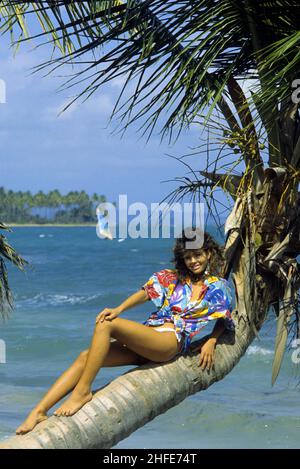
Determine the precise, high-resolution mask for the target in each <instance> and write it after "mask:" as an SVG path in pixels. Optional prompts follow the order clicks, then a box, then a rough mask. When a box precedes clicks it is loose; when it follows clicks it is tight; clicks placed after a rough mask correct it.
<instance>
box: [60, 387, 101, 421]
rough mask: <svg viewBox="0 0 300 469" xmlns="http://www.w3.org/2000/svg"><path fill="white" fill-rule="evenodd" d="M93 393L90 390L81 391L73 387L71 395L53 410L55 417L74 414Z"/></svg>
mask: <svg viewBox="0 0 300 469" xmlns="http://www.w3.org/2000/svg"><path fill="white" fill-rule="evenodd" d="M92 397H93V395H92V393H91V392H90V391H88V392H81V391H79V390H77V389H74V390H73V392H72V394H71V396H70V397H69V398H68V399H67V400H66V401H65V402H64V403H63V404H62V405H61V406H60V407H59V408H58V409H56V411H55V412H54V415H56V416H57V417H61V416H64V417H70V415H73V414H76V412H78V410H79V409H81V407H82V406H84V404H86V403H87V402H89V401H90V400H91V399H92Z"/></svg>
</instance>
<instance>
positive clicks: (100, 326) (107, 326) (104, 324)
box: [95, 319, 112, 332]
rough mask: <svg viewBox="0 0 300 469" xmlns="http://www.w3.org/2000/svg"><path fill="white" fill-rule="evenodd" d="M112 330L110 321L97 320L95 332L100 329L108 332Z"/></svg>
mask: <svg viewBox="0 0 300 469" xmlns="http://www.w3.org/2000/svg"><path fill="white" fill-rule="evenodd" d="M111 330H112V321H108V320H106V319H105V320H104V321H103V322H101V321H98V322H97V323H96V325H95V332H102V331H108V332H110V331H111Z"/></svg>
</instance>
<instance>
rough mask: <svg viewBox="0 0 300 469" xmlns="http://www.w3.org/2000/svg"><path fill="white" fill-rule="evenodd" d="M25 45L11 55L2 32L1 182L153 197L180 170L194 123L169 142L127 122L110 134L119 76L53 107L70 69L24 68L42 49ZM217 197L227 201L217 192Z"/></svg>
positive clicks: (193, 142) (192, 141)
mask: <svg viewBox="0 0 300 469" xmlns="http://www.w3.org/2000/svg"><path fill="white" fill-rule="evenodd" d="M32 49H33V44H31V46H30V47H29V46H28V45H22V46H21V48H20V49H19V51H18V53H17V54H16V56H15V57H14V56H13V51H12V49H10V48H9V36H6V37H5V38H2V39H1V45H0V54H1V65H0V67H1V68H0V78H1V79H4V80H5V82H6V87H7V96H6V101H7V102H6V104H1V105H0V138H1V149H2V151H1V162H0V168H1V175H2V177H1V183H0V185H2V186H4V187H5V188H7V189H13V190H23V191H25V190H31V191H32V192H34V193H35V192H37V191H38V190H43V191H45V192H47V191H49V190H52V189H59V190H60V191H61V192H62V193H63V194H65V193H67V192H68V191H71V190H85V191H86V192H87V193H89V194H92V193H93V192H97V193H99V194H105V195H106V196H107V199H108V200H111V201H114V200H115V201H117V200H118V195H119V194H127V195H128V203H131V202H135V201H140V202H144V203H146V204H150V203H151V202H159V201H160V200H162V199H163V197H165V196H166V195H167V194H168V193H169V192H170V191H171V190H172V189H174V188H175V187H176V184H175V183H163V182H162V181H164V180H167V179H172V178H174V177H175V176H183V175H187V173H188V170H187V169H186V168H185V167H184V166H183V165H182V164H180V163H179V162H177V161H176V160H174V159H172V158H170V157H168V156H167V154H172V155H174V156H176V157H179V156H181V155H183V154H186V153H188V152H189V151H190V148H191V147H195V146H197V145H200V144H201V143H203V141H201V140H200V139H199V137H200V136H201V128H200V127H197V126H196V125H193V126H192V128H191V129H190V130H189V131H186V132H184V133H182V134H181V136H180V138H179V139H178V140H177V142H176V143H175V144H173V145H168V142H167V140H165V142H163V143H161V142H160V136H159V135H158V130H159V129H157V131H156V133H154V134H153V136H152V137H151V139H150V140H149V141H148V142H146V138H145V137H141V133H138V132H137V129H138V125H136V126H131V127H130V128H129V130H127V132H126V133H125V135H124V136H123V137H122V138H121V136H120V135H117V134H112V130H113V128H114V126H109V127H107V124H108V118H109V116H110V113H111V111H112V108H113V105H114V102H115V99H116V97H117V96H118V93H119V91H120V90H121V81H120V80H115V81H113V82H111V83H110V84H108V85H106V86H105V87H103V88H102V89H100V90H99V91H98V92H96V93H95V94H94V95H93V96H92V97H91V98H90V99H89V100H88V101H86V102H85V103H80V102H79V104H76V105H72V107H71V108H69V109H68V110H67V111H66V112H65V113H63V114H62V115H60V116H58V114H59V111H60V110H61V109H62V108H63V107H64V105H65V104H66V103H68V102H69V101H70V99H71V98H72V96H73V95H74V93H75V90H72V89H69V90H64V91H60V92H59V91H58V88H59V86H60V85H61V84H62V83H63V82H64V78H63V77H61V75H64V74H65V75H66V74H67V73H70V70H59V71H57V72H56V73H54V74H52V75H50V76H45V77H43V75H44V74H45V73H43V72H38V73H36V74H32V73H31V70H30V69H31V67H33V66H35V65H38V64H40V63H41V62H43V61H44V60H46V59H47V58H49V57H50V50H49V48H48V47H47V46H43V47H40V48H37V49H35V50H32ZM187 161H188V162H189V163H192V161H194V163H193V168H194V169H201V168H204V167H205V158H204V157H203V159H202V160H201V159H200V157H199V156H197V157H195V156H194V157H192V158H189V159H188V160H187ZM222 200H223V203H225V204H226V203H227V204H228V202H226V199H225V198H222Z"/></svg>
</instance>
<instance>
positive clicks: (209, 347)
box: [199, 318, 225, 370]
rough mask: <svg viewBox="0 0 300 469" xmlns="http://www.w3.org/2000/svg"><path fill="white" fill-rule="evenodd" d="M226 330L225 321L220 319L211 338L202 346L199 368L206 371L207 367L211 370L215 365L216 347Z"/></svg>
mask: <svg viewBox="0 0 300 469" xmlns="http://www.w3.org/2000/svg"><path fill="white" fill-rule="evenodd" d="M224 330H225V321H224V319H222V318H220V319H217V321H216V324H215V326H214V328H213V331H212V333H211V334H210V337H209V338H208V339H207V340H206V341H205V343H204V344H203V345H202V346H201V352H200V360H199V366H201V369H202V370H204V369H205V368H206V367H207V369H208V370H209V369H210V368H211V367H212V365H213V363H214V358H215V357H214V355H215V347H216V344H217V341H218V339H219V337H220V335H221V334H222V333H223V332H224Z"/></svg>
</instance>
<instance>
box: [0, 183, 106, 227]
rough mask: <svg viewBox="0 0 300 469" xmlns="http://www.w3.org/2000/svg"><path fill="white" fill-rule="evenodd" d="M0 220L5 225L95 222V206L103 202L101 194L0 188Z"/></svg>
mask: <svg viewBox="0 0 300 469" xmlns="http://www.w3.org/2000/svg"><path fill="white" fill-rule="evenodd" d="M0 201H1V204H0V220H5V223H6V224H8V225H9V224H30V223H32V224H41V225H43V224H47V223H50V222H51V224H56V223H57V224H62V223H63V224H74V223H81V224H82V223H92V222H94V223H96V221H97V217H96V211H95V209H96V206H97V205H98V204H99V203H104V202H106V197H105V196H104V195H98V194H96V193H94V194H93V195H92V196H89V195H88V194H87V193H86V192H85V191H70V192H68V193H67V194H66V195H63V194H61V193H60V191H59V190H58V189H54V190H52V191H49V192H48V193H45V192H43V191H41V190H40V191H38V192H37V193H35V194H32V193H31V192H30V191H29V190H28V191H25V192H22V191H17V192H14V191H12V190H6V189H5V188H4V187H0Z"/></svg>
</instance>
